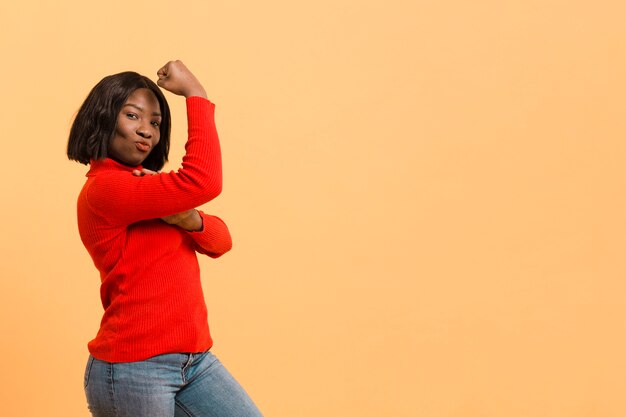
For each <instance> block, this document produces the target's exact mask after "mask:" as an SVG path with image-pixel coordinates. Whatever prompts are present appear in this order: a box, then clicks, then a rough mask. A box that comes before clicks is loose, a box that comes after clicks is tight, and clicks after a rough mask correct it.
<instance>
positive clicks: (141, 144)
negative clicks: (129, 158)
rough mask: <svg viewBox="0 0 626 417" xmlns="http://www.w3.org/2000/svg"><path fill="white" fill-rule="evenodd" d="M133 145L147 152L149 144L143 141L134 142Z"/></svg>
mask: <svg viewBox="0 0 626 417" xmlns="http://www.w3.org/2000/svg"><path fill="white" fill-rule="evenodd" d="M135 146H136V147H137V149H139V151H141V152H148V151H149V150H150V145H148V144H147V143H145V142H135Z"/></svg>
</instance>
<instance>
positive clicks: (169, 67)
mask: <svg viewBox="0 0 626 417" xmlns="http://www.w3.org/2000/svg"><path fill="white" fill-rule="evenodd" d="M157 75H158V77H159V79H158V80H157V84H158V85H159V87H161V88H164V89H165V90H167V91H169V92H171V93H173V94H177V95H179V96H184V97H185V98H187V97H191V96H199V97H204V98H207V95H206V91H205V90H204V87H202V84H200V81H198V79H197V78H196V77H195V75H193V74H192V73H191V71H189V69H188V68H187V67H186V66H185V64H183V63H182V62H181V61H178V60H177V61H170V62H168V63H167V64H165V65H163V66H162V67H161V69H159V71H158V72H157Z"/></svg>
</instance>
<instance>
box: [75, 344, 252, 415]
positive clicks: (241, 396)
mask: <svg viewBox="0 0 626 417" xmlns="http://www.w3.org/2000/svg"><path fill="white" fill-rule="evenodd" d="M85 394H86V395H87V403H88V404H89V410H90V411H91V414H92V415H93V416H94V417H261V413H260V412H259V410H258V409H257V407H256V406H255V405H254V403H253V402H252V400H251V399H250V397H249V396H248V394H246V392H245V391H244V390H243V388H242V387H241V386H240V385H239V384H238V383H237V381H235V379H234V378H233V377H232V376H231V375H230V373H229V372H228V371H227V370H226V368H224V366H223V365H222V364H221V362H220V361H219V360H218V359H217V358H216V357H215V356H214V355H213V354H212V353H211V352H208V351H207V352H204V353H173V354H166V355H159V356H155V357H152V358H149V359H146V360H145V361H139V362H124V363H110V362H104V361H101V360H98V359H95V358H94V357H92V356H89V360H88V361H87V367H86V369H85Z"/></svg>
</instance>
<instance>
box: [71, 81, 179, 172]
mask: <svg viewBox="0 0 626 417" xmlns="http://www.w3.org/2000/svg"><path fill="white" fill-rule="evenodd" d="M138 88H147V89H149V90H150V91H152V92H153V93H154V95H155V96H156V98H157V100H158V101H159V106H160V107H161V124H160V133H161V134H160V139H159V143H158V144H157V145H156V146H155V147H154V148H153V149H152V152H150V154H149V155H148V157H147V158H146V159H145V160H144V161H143V163H142V164H141V165H142V166H143V167H144V168H148V169H151V170H153V171H159V170H160V169H161V168H163V165H165V163H166V162H167V158H168V155H169V151H170V133H171V125H172V123H171V116H170V108H169V106H168V104H167V100H166V99H165V96H164V95H163V93H162V92H161V89H160V88H159V87H158V86H157V85H156V84H155V83H154V82H153V81H152V80H150V79H149V78H148V77H145V76H143V75H140V74H137V73H136V72H132V71H126V72H120V73H119V74H114V75H109V76H107V77H104V78H103V79H102V80H101V81H100V82H99V83H98V84H96V85H95V87H94V88H93V89H92V90H91V92H89V95H88V96H87V98H86V99H85V101H84V103H83V104H82V106H81V107H80V109H79V110H78V113H77V114H76V118H75V119H74V122H73V123H72V128H71V129H70V135H69V140H68V142H67V157H68V158H69V159H70V160H73V161H78V162H80V163H81V164H85V165H88V164H89V162H90V160H92V159H104V158H106V157H107V156H108V148H109V143H110V142H111V139H113V137H114V136H115V129H116V126H117V117H118V114H119V112H120V111H121V109H122V106H123V105H124V103H125V102H126V100H128V97H129V96H130V95H131V94H132V93H133V91H135V90H137V89H138Z"/></svg>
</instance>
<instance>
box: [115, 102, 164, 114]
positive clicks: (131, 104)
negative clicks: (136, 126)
mask: <svg viewBox="0 0 626 417" xmlns="http://www.w3.org/2000/svg"><path fill="white" fill-rule="evenodd" d="M126 106H131V107H134V108H136V109H137V110H139V111H140V112H143V107H141V106H139V105H137V104H134V103H126V104H124V107H126ZM152 115H153V116H159V117H161V113H159V112H158V111H155V112H154V113H152Z"/></svg>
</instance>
